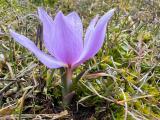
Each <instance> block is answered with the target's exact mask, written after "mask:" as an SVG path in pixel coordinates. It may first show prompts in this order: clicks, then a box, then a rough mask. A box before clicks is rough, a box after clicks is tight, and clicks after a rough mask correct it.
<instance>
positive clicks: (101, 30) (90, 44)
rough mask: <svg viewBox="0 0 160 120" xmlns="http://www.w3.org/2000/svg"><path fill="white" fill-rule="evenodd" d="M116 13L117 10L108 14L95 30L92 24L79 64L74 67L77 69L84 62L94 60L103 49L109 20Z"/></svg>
mask: <svg viewBox="0 0 160 120" xmlns="http://www.w3.org/2000/svg"><path fill="white" fill-rule="evenodd" d="M114 11H115V9H112V10H110V11H109V12H107V13H106V14H105V15H104V16H102V17H101V18H100V20H98V23H97V24H96V26H95V28H94V27H93V26H94V24H90V26H89V29H88V30H89V31H87V32H86V33H87V35H86V38H85V40H86V39H87V42H85V45H84V50H83V52H82V54H81V56H80V57H79V59H78V60H77V62H75V63H74V65H73V67H76V66H77V65H79V64H81V63H83V62H84V61H86V60H88V59H90V58H92V57H93V56H94V55H95V54H96V53H97V52H98V51H99V49H100V48H101V47H102V45H103V42H104V39H105V34H106V27H107V24H108V22H109V20H110V19H111V17H112V16H113V14H114ZM88 33H89V34H88Z"/></svg>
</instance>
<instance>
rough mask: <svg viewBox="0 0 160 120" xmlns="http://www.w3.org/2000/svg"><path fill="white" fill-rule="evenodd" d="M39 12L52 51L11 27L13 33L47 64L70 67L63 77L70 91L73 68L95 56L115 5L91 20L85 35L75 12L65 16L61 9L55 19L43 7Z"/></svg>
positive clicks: (65, 91) (46, 43) (65, 92)
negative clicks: (41, 46) (44, 50)
mask: <svg viewBox="0 0 160 120" xmlns="http://www.w3.org/2000/svg"><path fill="white" fill-rule="evenodd" d="M38 14H39V19H40V21H41V22H42V24H43V39H44V45H45V47H46V48H47V50H48V52H49V54H46V53H44V52H43V51H41V50H40V49H39V48H37V46H36V45H35V44H34V43H33V42H32V41H31V40H29V39H28V38H27V37H25V36H23V35H20V34H18V33H16V32H14V31H12V30H10V34H11V36H12V37H13V38H14V39H15V40H16V41H17V42H18V43H20V44H21V45H23V46H24V47H26V48H27V49H28V50H29V51H31V52H32V53H34V55H35V56H36V57H37V58H38V59H39V60H40V61H41V62H42V63H43V64H44V65H46V66H47V67H48V68H60V67H65V68H66V69H67V71H66V80H64V81H62V84H63V88H64V90H63V91H64V93H63V95H64V96H65V95H67V93H69V87H70V85H71V83H72V80H71V79H72V77H71V76H72V70H73V69H74V68H76V67H77V66H79V65H80V64H82V63H83V62H85V61H86V60H88V59H90V58H92V57H93V56H94V55H95V54H96V53H97V52H98V51H99V49H100V48H101V46H102V44H103V42H104V39H105V34H106V27H107V24H108V22H109V20H110V19H111V17H112V16H113V14H114V9H112V10H110V11H109V12H107V13H106V14H104V15H103V16H102V17H101V18H100V19H99V17H98V16H96V17H95V18H94V19H93V20H91V22H90V24H89V26H88V28H87V30H86V34H85V35H83V25H82V22H81V19H80V17H79V16H78V14H77V13H76V12H71V13H70V14H68V15H66V16H65V15H64V14H63V13H62V12H61V11H60V12H58V13H57V15H56V16H55V19H54V20H53V19H52V17H50V16H49V15H48V14H47V13H46V12H45V11H44V10H43V9H42V8H39V9H38ZM83 38H84V41H83Z"/></svg>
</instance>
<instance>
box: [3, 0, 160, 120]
mask: <svg viewBox="0 0 160 120" xmlns="http://www.w3.org/2000/svg"><path fill="white" fill-rule="evenodd" d="M159 5H160V2H159V1H158V0H157V1H156V0H154V1H148V0H133V1H132V0H119V1H118V2H113V1H111V0H59V1H58V0H56V1H55V2H53V1H52V0H39V1H38V0H28V1H27V0H24V1H23V2H18V1H17V0H13V1H12V2H11V1H10V0H2V2H1V3H0V28H1V31H2V32H4V33H5V35H4V36H0V91H1V92H2V94H0V108H1V109H0V114H2V113H6V112H9V114H20V113H22V114H25V113H32V114H34V113H39V114H42V113H44V114H47V113H52V112H53V110H52V109H51V108H53V106H54V107H56V108H57V107H60V108H61V106H62V99H61V73H60V70H59V69H55V70H51V69H47V68H46V67H45V66H44V65H42V64H41V63H39V62H38V61H37V59H36V58H35V57H34V56H33V55H32V54H31V53H30V52H29V51H27V50H26V49H25V48H23V47H22V46H20V45H19V44H17V43H15V42H14V41H13V40H12V38H11V37H10V36H9V34H8V28H12V29H15V30H16V31H17V32H19V33H21V34H24V35H25V36H27V37H29V38H30V39H32V40H33V41H34V42H36V34H37V28H38V25H39V24H40V22H39V21H38V19H37V18H36V15H37V12H36V10H37V7H38V6H43V7H44V8H45V9H47V10H48V12H49V13H50V14H51V15H53V16H54V15H55V14H56V12H57V11H59V10H62V11H63V12H64V13H66V14H67V13H69V12H70V11H73V10H74V11H77V12H78V13H79V15H80V16H81V18H82V20H83V23H84V28H86V27H87V26H88V24H89V21H90V20H91V19H92V18H93V17H94V16H95V15H96V14H100V15H103V14H104V13H105V12H107V11H108V10H109V9H111V8H117V11H116V13H115V15H114V17H113V19H112V21H111V22H110V24H109V26H108V28H107V29H108V31H107V33H106V35H107V36H106V42H105V44H104V46H103V47H102V49H101V50H100V51H99V53H98V54H97V55H96V56H95V57H94V58H93V59H90V60H89V61H87V62H85V63H84V64H83V65H81V66H80V67H78V68H77V69H76V70H75V71H74V76H73V79H74V80H76V79H78V80H79V82H78V85H77V86H75V88H74V89H75V91H76V98H75V99H76V101H77V106H81V105H83V106H86V107H94V108H95V113H94V114H93V115H92V118H91V119H98V118H101V119H104V120H105V119H113V120H121V119H122V120H123V119H126V120H138V119H139V120H142V119H144V120H158V119H160V82H159V81H160V21H159V20H160V6H159ZM37 45H38V46H40V41H38V44H37ZM42 49H43V50H45V49H44V47H42ZM3 56H4V58H3ZM83 72H85V74H83V75H80V74H82V73H83ZM77 76H78V77H77ZM15 80H16V82H14V83H13V85H11V86H10V87H9V88H8V89H6V90H3V89H4V88H5V87H6V86H7V85H8V84H10V83H12V82H13V81H15ZM38 99H39V100H38ZM23 100H24V102H23ZM46 102H47V103H48V105H49V106H47V107H48V108H47V107H46ZM53 104H54V105H53ZM9 105H10V106H11V107H10V108H9V110H8V109H7V110H6V109H5V110H4V109H2V108H5V107H6V106H9ZM52 105H53V106H52ZM75 107H76V106H75ZM86 109H87V108H86ZM60 111H62V110H61V109H60Z"/></svg>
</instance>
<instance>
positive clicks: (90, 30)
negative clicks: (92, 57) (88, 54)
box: [84, 15, 99, 47]
mask: <svg viewBox="0 0 160 120" xmlns="http://www.w3.org/2000/svg"><path fill="white" fill-rule="evenodd" d="M98 17H99V15H96V17H95V18H93V19H92V20H91V22H90V24H89V26H88V28H87V30H86V34H85V38H84V47H86V45H87V44H88V42H89V40H90V39H91V38H90V37H92V34H93V32H94V29H95V25H96V23H97V21H98Z"/></svg>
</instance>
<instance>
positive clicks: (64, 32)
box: [53, 12, 83, 65]
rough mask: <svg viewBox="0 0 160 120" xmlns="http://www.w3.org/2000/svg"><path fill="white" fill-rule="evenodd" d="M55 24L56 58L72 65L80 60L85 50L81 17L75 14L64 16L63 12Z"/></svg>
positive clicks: (58, 15) (59, 14)
mask: <svg viewBox="0 0 160 120" xmlns="http://www.w3.org/2000/svg"><path fill="white" fill-rule="evenodd" d="M70 18H71V19H70ZM77 21H78V22H77ZM54 24H55V26H54V28H55V32H54V40H55V42H54V43H55V44H54V45H53V49H54V54H55V57H56V58H57V59H59V60H61V61H63V62H64V63H67V64H70V65H71V64H72V63H73V62H75V61H76V60H77V59H78V58H79V56H80V54H81V52H82V49H83V41H82V33H81V31H82V28H81V26H82V25H80V20H79V17H78V16H77V15H76V14H75V13H71V14H69V15H68V16H64V15H63V13H62V12H59V13H58V14H57V15H56V17H55V20H54Z"/></svg>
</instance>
